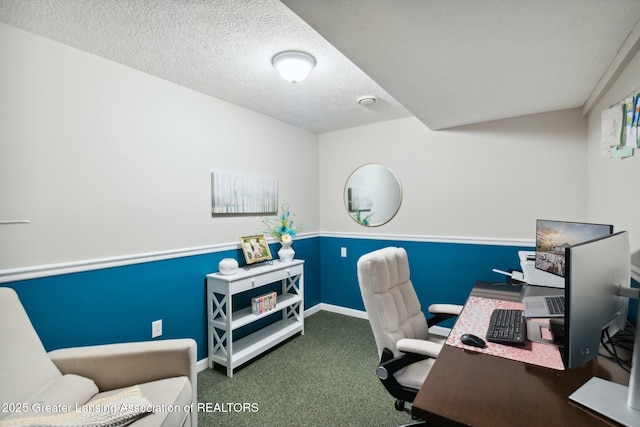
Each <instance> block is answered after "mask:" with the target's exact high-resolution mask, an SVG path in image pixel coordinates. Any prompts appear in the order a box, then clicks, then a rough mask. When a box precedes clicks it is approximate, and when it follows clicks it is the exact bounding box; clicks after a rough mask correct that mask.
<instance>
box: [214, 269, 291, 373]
mask: <svg viewBox="0 0 640 427" xmlns="http://www.w3.org/2000/svg"><path fill="white" fill-rule="evenodd" d="M277 282H281V286H282V287H281V293H280V292H279V293H278V297H277V301H276V307H275V308H274V309H273V310H271V311H268V312H265V313H262V314H259V315H256V314H253V313H252V312H251V306H250V305H249V306H246V307H238V308H236V307H233V296H234V295H236V294H240V293H242V292H247V291H250V290H252V289H256V288H259V287H262V286H266V285H270V284H273V283H277ZM276 313H282V316H281V317H282V319H281V320H278V321H275V322H274V323H271V324H269V325H268V326H266V327H263V328H261V329H258V330H257V331H255V332H252V333H250V334H249V335H247V336H245V337H243V338H241V339H239V340H234V331H236V330H237V329H239V328H241V327H243V326H247V325H249V324H251V323H253V322H255V321H257V320H260V319H264V318H265V317H267V316H271V315H273V314H276ZM207 320H208V321H207V323H208V350H209V368H213V366H214V364H215V363H218V364H220V365H223V366H225V367H226V368H227V376H228V377H230V378H231V377H233V370H234V369H235V368H237V367H238V366H240V365H242V364H243V363H245V362H248V361H249V360H251V359H253V358H254V357H256V356H258V355H259V354H261V353H263V352H264V351H266V350H268V349H270V348H272V347H273V346H275V345H277V344H280V343H281V342H283V341H284V340H286V339H287V338H289V337H292V336H294V335H296V334H297V333H300V334H304V261H302V260H293V261H291V262H288V263H283V262H280V261H277V260H276V261H273V263H271V264H263V265H258V266H254V267H250V268H249V269H244V268H240V269H238V271H237V272H236V273H235V274H232V275H228V276H225V275H223V274H222V273H212V274H208V275H207Z"/></svg>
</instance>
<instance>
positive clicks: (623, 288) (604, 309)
mask: <svg viewBox="0 0 640 427" xmlns="http://www.w3.org/2000/svg"><path fill="white" fill-rule="evenodd" d="M630 258H631V255H630V249H629V236H628V233H627V232H626V231H622V232H619V233H615V234H612V235H609V236H606V237H602V238H599V239H595V240H591V241H588V242H584V243H579V244H576V245H573V246H569V247H568V248H567V249H566V276H565V300H566V301H565V318H564V343H563V348H562V351H563V360H564V363H565V366H566V367H567V368H568V369H571V368H575V367H578V366H580V365H583V364H584V363H586V362H588V361H590V360H591V359H594V358H595V357H596V356H597V355H598V351H599V348H600V343H601V341H600V339H601V336H602V332H603V330H605V329H607V328H614V330H616V329H618V328H624V326H625V324H626V318H627V309H628V297H629V296H631V295H632V294H633V292H632V289H631V277H630V276H631V274H630V268H631V263H630ZM621 295H626V297H625V296H621ZM636 341H637V337H636ZM635 356H636V355H635V354H634V360H635ZM634 371H635V369H632V374H631V376H632V380H631V381H630V385H629V387H625V386H622V385H619V384H615V383H612V382H610V381H606V380H603V379H600V378H595V377H594V378H592V379H591V380H589V381H588V382H587V383H586V384H585V385H584V386H583V387H581V388H579V389H578V390H577V391H576V392H575V393H573V394H572V395H571V396H570V398H571V400H573V401H575V402H577V403H580V404H582V405H584V406H586V407H589V408H591V409H593V410H595V411H598V412H600V413H602V414H604V415H605V416H607V417H609V418H611V419H614V420H616V421H618V422H620V423H622V424H626V425H640V410H637V409H633V408H634V406H633V405H632V404H631V403H630V402H631V400H632V399H635V400H636V402H635V403H634V404H635V405H638V404H640V400H639V398H640V394H639V393H638V392H639V391H640V383H639V382H637V381H634V380H633V378H634ZM636 376H637V373H636ZM603 396H606V398H603ZM636 407H637V408H639V409H640V406H636Z"/></svg>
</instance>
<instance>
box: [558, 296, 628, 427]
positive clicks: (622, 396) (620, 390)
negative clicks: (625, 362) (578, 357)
mask: <svg viewBox="0 0 640 427" xmlns="http://www.w3.org/2000/svg"><path fill="white" fill-rule="evenodd" d="M636 291H637V289H636ZM635 298H637V296H636V297H635ZM638 320H640V311H638ZM636 325H638V321H636ZM639 352H640V328H638V327H636V336H635V340H634V343H633V356H632V362H631V376H630V377H629V387H626V386H623V385H620V384H616V383H614V382H612V381H607V380H603V379H602V378H598V377H593V378H591V379H590V380H589V381H587V382H586V383H585V384H584V385H583V386H582V387H580V388H579V389H578V390H576V391H575V392H574V393H573V394H572V395H571V396H569V399H571V400H572V401H574V402H576V403H579V404H580V405H582V406H585V407H587V408H589V409H592V410H594V411H596V412H598V413H600V414H602V415H604V416H605V417H607V418H609V419H612V420H614V421H617V422H618V423H620V424H623V425H626V426H629V427H633V426H640V370H639V369H638V366H637V365H638V363H637V362H636V360H637V357H638V356H640V354H639Z"/></svg>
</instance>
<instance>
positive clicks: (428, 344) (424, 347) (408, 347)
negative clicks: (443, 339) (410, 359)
mask: <svg viewBox="0 0 640 427" xmlns="http://www.w3.org/2000/svg"><path fill="white" fill-rule="evenodd" d="M396 347H397V348H398V350H400V351H401V352H403V353H415V354H422V355H424V356H428V357H433V358H436V357H438V355H439V354H440V350H441V349H442V344H438V343H436V342H433V341H427V340H417V339H412V338H403V339H401V340H398V342H397V343H396Z"/></svg>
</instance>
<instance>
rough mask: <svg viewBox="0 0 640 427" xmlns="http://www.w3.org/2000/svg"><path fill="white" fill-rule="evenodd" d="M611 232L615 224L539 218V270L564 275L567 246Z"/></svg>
mask: <svg viewBox="0 0 640 427" xmlns="http://www.w3.org/2000/svg"><path fill="white" fill-rule="evenodd" d="M611 233H613V225H609V224H591V223H587V222H571V221H555V220H547V219H539V220H537V221H536V262H535V266H536V268H537V269H539V270H542V271H546V272H547V273H551V274H555V275H556V276H561V277H564V276H565V270H566V267H565V264H566V261H565V249H566V248H567V247H569V246H572V245H576V244H578V243H582V242H586V241H588V240H593V239H596V238H598V237H603V236H608V235H610V234H611Z"/></svg>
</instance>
